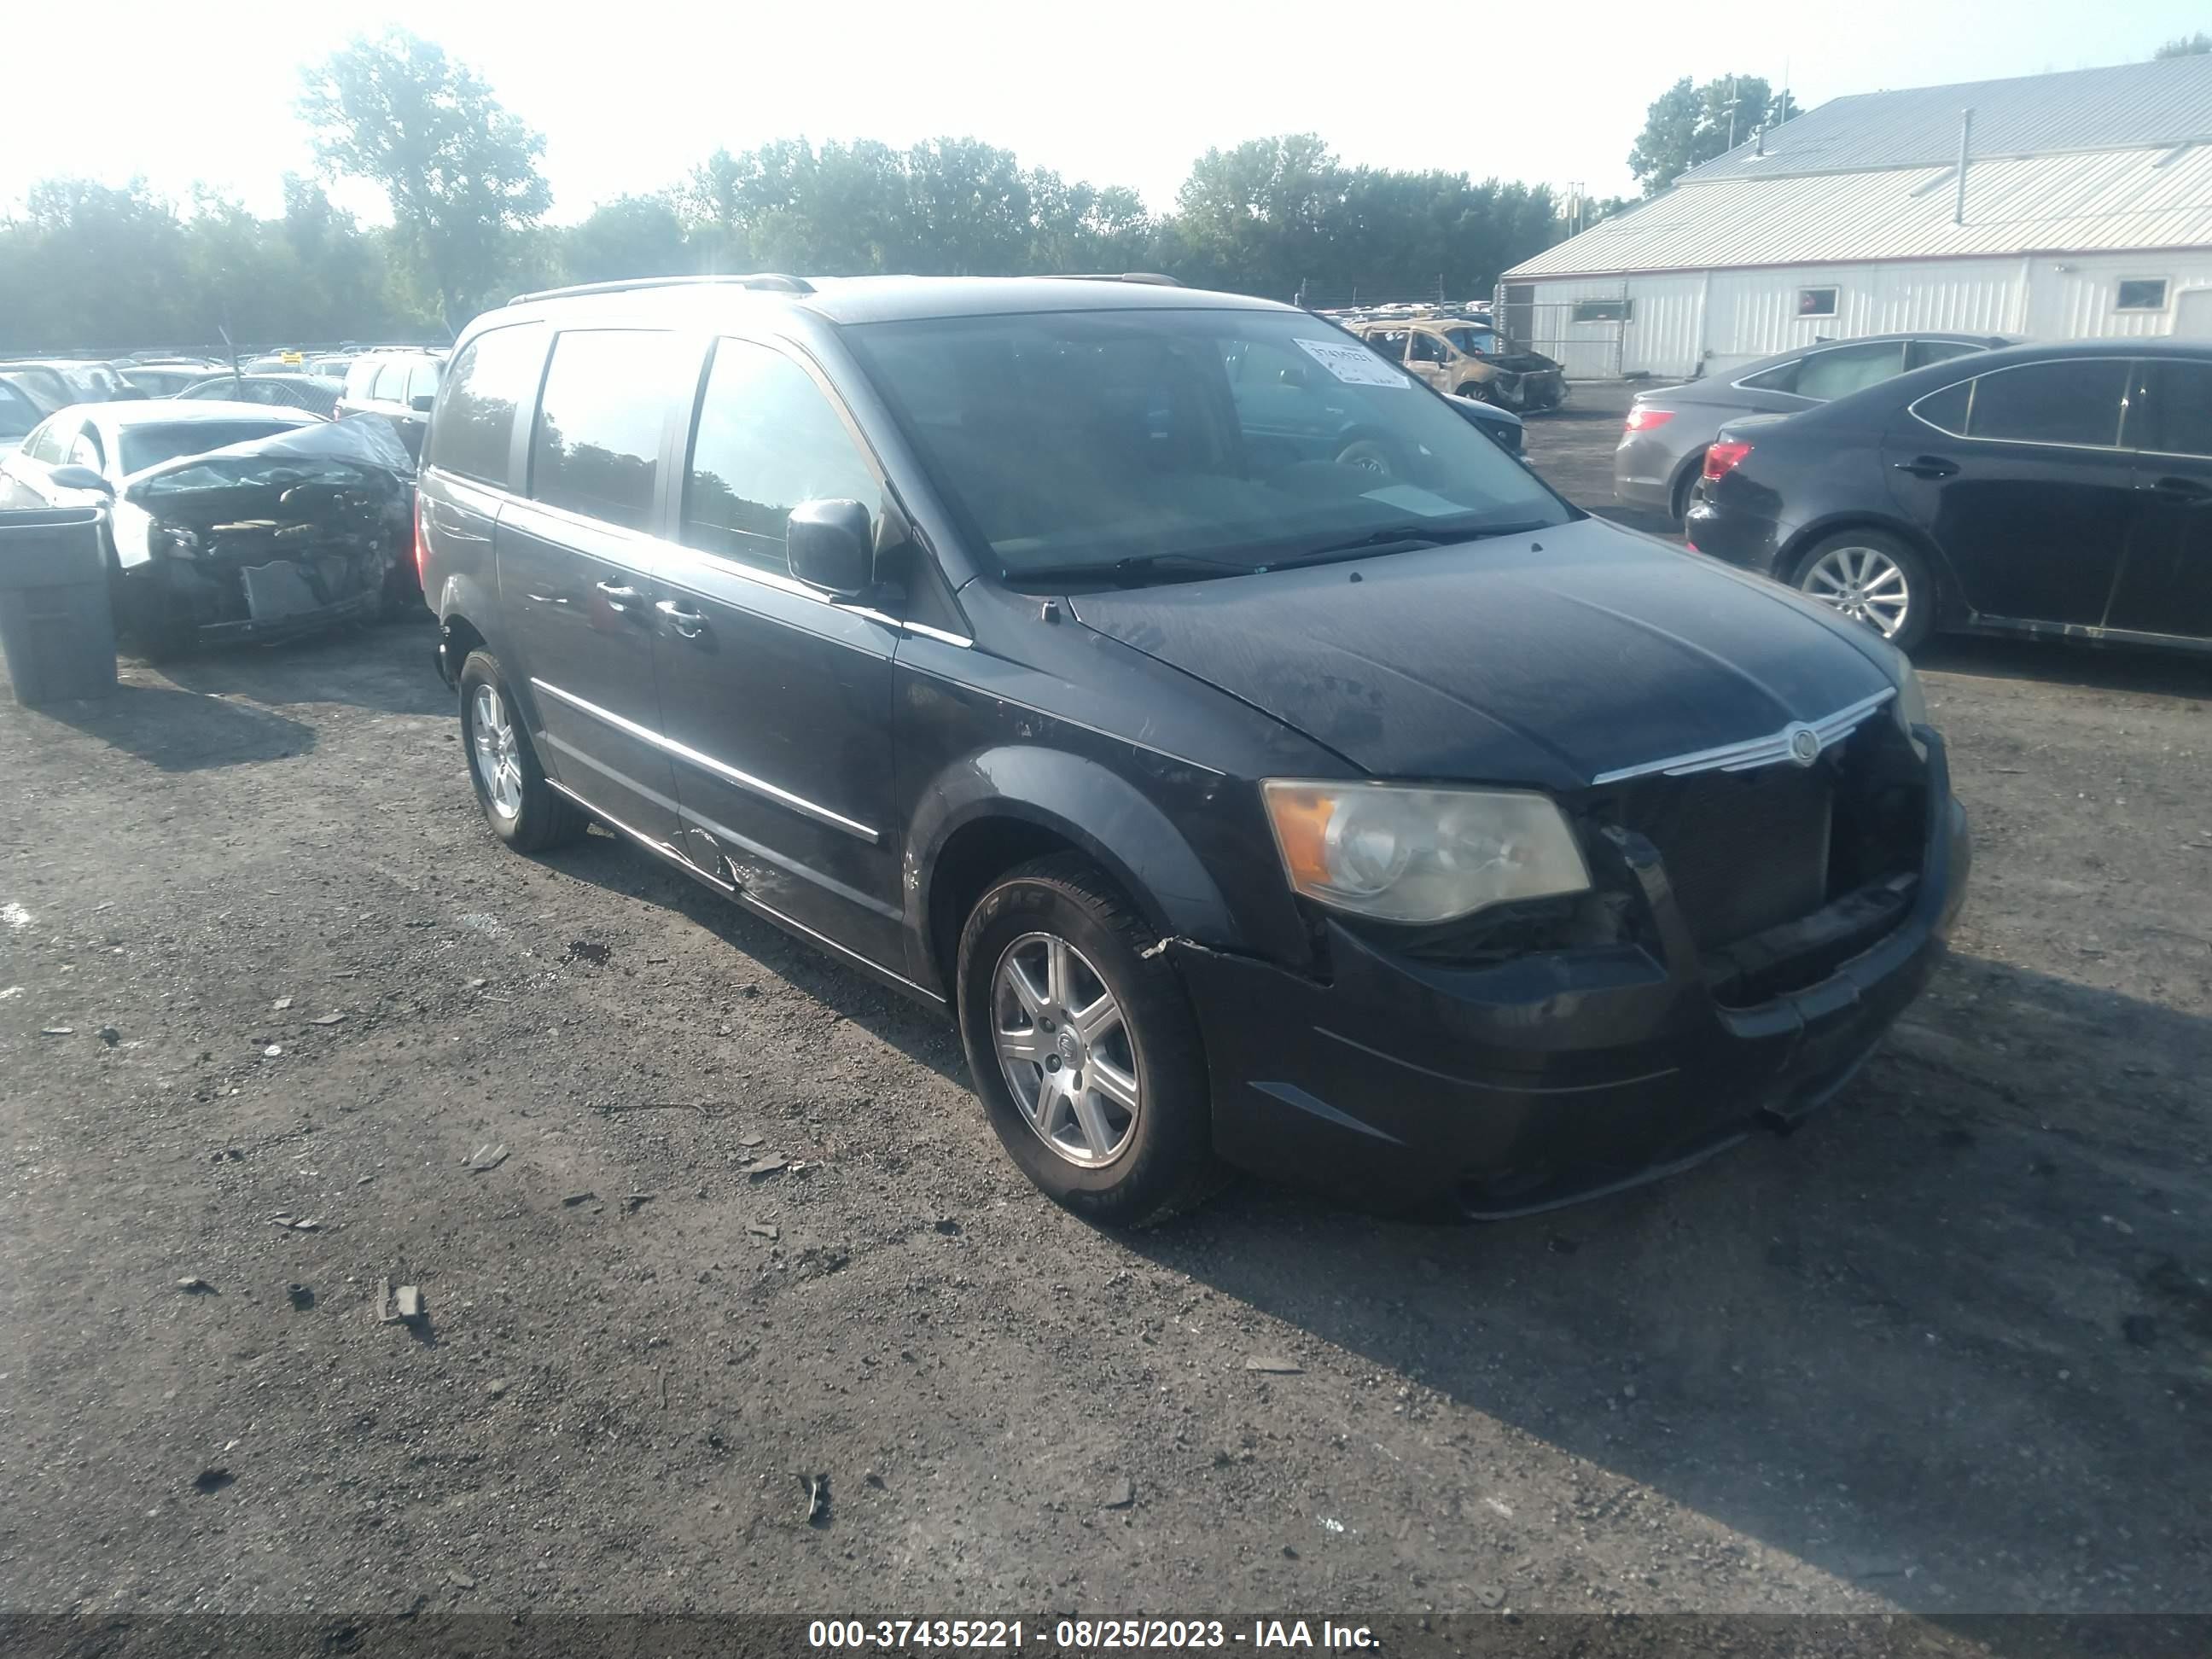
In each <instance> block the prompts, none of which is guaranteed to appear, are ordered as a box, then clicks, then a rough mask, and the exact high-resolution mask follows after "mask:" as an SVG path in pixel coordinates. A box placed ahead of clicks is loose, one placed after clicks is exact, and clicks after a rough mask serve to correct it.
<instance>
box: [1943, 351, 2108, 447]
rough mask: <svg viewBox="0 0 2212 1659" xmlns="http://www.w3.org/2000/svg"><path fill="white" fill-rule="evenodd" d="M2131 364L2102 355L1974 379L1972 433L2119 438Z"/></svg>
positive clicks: (2033, 439) (2038, 439)
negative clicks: (2122, 405) (2123, 399)
mask: <svg viewBox="0 0 2212 1659" xmlns="http://www.w3.org/2000/svg"><path fill="white" fill-rule="evenodd" d="M2127 388H2128V365H2127V363H2126V362H2124V361H2123V360H2120V359H2117V358H2110V357H2100V358H2088V359H2076V360H2072V361H2063V362H2052V363H2030V364H2028V365H2027V367H2025V368H2008V369H2004V370H2002V371H2000V372H1998V373H1996V374H1984V375H1983V376H1982V377H1981V378H1980V379H1979V380H1977V381H1976V382H1975V383H1974V401H1973V406H1972V411H1971V413H1970V414H1969V415H1968V416H1967V426H1966V435H1967V436H1968V437H1970V438H2006V439H2010V440H2011V441H2014V442H2015V443H2031V444H2106V445H2109V444H2117V443H2118V441H2119V436H2120V399H2121V398H2123V397H2124V396H2125V395H2126V393H2127Z"/></svg>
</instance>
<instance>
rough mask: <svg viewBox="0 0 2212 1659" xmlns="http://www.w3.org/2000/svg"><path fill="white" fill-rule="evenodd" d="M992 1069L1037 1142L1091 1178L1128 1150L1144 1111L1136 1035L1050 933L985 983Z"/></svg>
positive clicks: (1104, 990) (1091, 972)
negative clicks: (995, 1057) (995, 1065)
mask: <svg viewBox="0 0 2212 1659" xmlns="http://www.w3.org/2000/svg"><path fill="white" fill-rule="evenodd" d="M991 1038H992V1042H993V1043H994V1046H995V1047H996V1048H997V1049H998V1054H999V1067H1000V1071H1001V1072H1002V1073H1005V1076H1006V1086H1007V1087H1008V1088H1009V1089H1011V1090H1012V1091H1013V1096H1014V1102H1015V1103H1016V1104H1017V1105H1018V1107H1020V1109H1021V1113H1022V1116H1023V1118H1024V1120H1025V1121H1027V1122H1028V1124H1029V1126H1030V1128H1031V1129H1033V1130H1035V1131H1036V1134H1037V1138H1038V1139H1041V1140H1042V1141H1043V1142H1044V1144H1045V1145H1046V1146H1049V1147H1050V1148H1052V1150H1053V1151H1054V1152H1056V1153H1058V1154H1059V1155H1060V1157H1061V1158H1066V1160H1067V1161H1068V1162H1069V1163H1070V1164H1076V1165H1078V1166H1079V1167H1080V1168H1083V1169H1086V1170H1095V1169H1097V1168H1100V1167H1101V1166H1103V1165H1104V1164H1111V1163H1112V1162H1113V1161H1114V1160H1115V1158H1119V1157H1120V1156H1121V1153H1122V1152H1124V1151H1125V1150H1126V1149H1127V1146H1128V1145H1129V1143H1130V1140H1131V1139H1132V1138H1133V1136H1134V1135H1135V1133H1136V1131H1137V1117H1138V1114H1139V1111H1141V1109H1142V1101H1141V1098H1140V1092H1141V1091H1140V1085H1139V1083H1138V1080H1137V1076H1138V1066H1137V1039H1136V1033H1135V1032H1134V1031H1133V1030H1131V1029H1130V1027H1129V1023H1128V1020H1127V1017H1126V1016H1125V1015H1124V1014H1123V1012H1122V1010H1121V1003H1120V1001H1119V1000H1117V999H1116V998H1115V995H1114V993H1113V992H1112V990H1111V989H1110V988H1109V987H1108V986H1107V984H1106V981H1105V980H1104V979H1103V977H1102V976H1101V975H1100V974H1099V972H1098V970H1097V968H1095V967H1093V966H1092V965H1091V959H1090V958H1089V957H1086V956H1085V955H1084V954H1083V952H1082V951H1079V950H1077V949H1076V948H1075V946H1073V945H1071V944H1069V943H1068V942H1067V941H1066V939H1062V938H1060V935H1059V934H1057V933H1024V934H1023V935H1022V936H1021V937H1020V938H1019V939H1016V940H1015V941H1014V942H1013V943H1012V944H1011V945H1008V946H1007V947H1006V951H1005V953H1004V954H1003V955H1002V956H1000V958H999V965H998V967H997V969H994V972H993V974H992V976H991Z"/></svg>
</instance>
